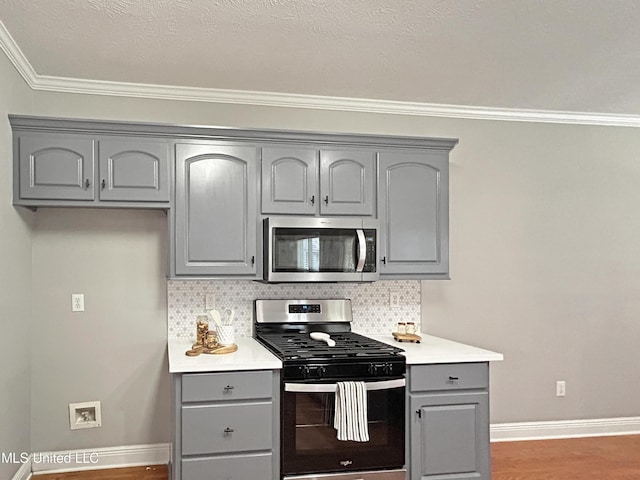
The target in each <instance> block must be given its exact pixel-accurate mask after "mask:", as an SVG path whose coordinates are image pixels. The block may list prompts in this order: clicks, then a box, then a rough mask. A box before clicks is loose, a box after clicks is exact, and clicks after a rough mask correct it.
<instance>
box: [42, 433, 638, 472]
mask: <svg viewBox="0 0 640 480" xmlns="http://www.w3.org/2000/svg"><path fill="white" fill-rule="evenodd" d="M491 463H492V470H493V474H492V480H574V479H575V480H640V435H624V436H616V437H589V438H571V439H563V440H536V441H523V442H496V443H492V444H491ZM32 479H33V480H167V479H168V472H167V467H166V465H153V466H150V467H132V468H112V469H105V470H93V471H83V472H68V473H50V474H46V475H34V476H33V477H32ZM256 480H260V479H256Z"/></svg>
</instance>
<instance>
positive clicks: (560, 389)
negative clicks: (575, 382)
mask: <svg viewBox="0 0 640 480" xmlns="http://www.w3.org/2000/svg"><path fill="white" fill-rule="evenodd" d="M566 394H567V382H565V381H564V380H558V381H557V382H556V397H564V396H565V395H566Z"/></svg>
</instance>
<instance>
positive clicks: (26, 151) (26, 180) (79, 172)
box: [14, 132, 95, 201]
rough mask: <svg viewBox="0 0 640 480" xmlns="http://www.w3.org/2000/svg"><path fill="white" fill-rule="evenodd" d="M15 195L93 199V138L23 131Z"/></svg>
mask: <svg viewBox="0 0 640 480" xmlns="http://www.w3.org/2000/svg"><path fill="white" fill-rule="evenodd" d="M14 142H15V148H16V149H17V151H18V154H17V157H18V168H19V175H18V177H19V181H18V188H19V190H18V195H16V199H17V200H20V199H26V200H90V201H91V200H93V199H94V185H93V182H94V178H93V168H94V156H95V141H94V140H93V139H92V138H91V137H88V136H82V135H60V134H48V133H41V132H37V133H22V134H21V135H19V136H17V138H16V139H15V140H14Z"/></svg>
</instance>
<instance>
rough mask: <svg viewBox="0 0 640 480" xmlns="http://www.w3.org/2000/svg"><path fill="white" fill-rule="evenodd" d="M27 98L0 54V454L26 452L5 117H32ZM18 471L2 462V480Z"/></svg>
mask: <svg viewBox="0 0 640 480" xmlns="http://www.w3.org/2000/svg"><path fill="white" fill-rule="evenodd" d="M30 104H31V92H30V91H29V90H28V88H27V87H26V85H25V84H24V82H23V81H22V78H21V77H20V76H19V75H18V74H17V72H16V71H15V69H14V68H13V66H12V65H11V64H10V63H9V61H8V60H7V58H6V57H5V56H4V55H3V54H2V53H0V329H1V331H0V452H2V453H5V454H7V453H15V454H16V455H18V456H19V455H20V454H21V453H22V452H29V451H30V450H29V448H30V439H29V422H30V405H31V402H30V371H31V359H30V357H29V348H30V347H29V345H30V340H31V338H30V330H29V320H30V318H31V218H32V214H31V212H29V211H26V210H22V211H18V210H15V209H14V208H13V207H12V206H11V196H12V191H13V189H12V186H11V172H12V163H11V151H12V147H11V129H10V127H9V122H8V120H7V114H8V113H10V112H12V111H14V110H20V111H24V112H29V111H30ZM18 467H19V465H14V464H10V463H2V462H0V478H11V477H12V476H13V474H14V472H15V471H16V470H17V469H18Z"/></svg>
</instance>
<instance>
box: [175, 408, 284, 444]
mask: <svg viewBox="0 0 640 480" xmlns="http://www.w3.org/2000/svg"><path fill="white" fill-rule="evenodd" d="M272 421H273V408H272V403H271V402H259V403H235V404H233V405H224V404H223V405H198V406H186V407H182V454H183V455H195V454H207V453H228V452H246V451H250V450H271V448H272V443H273V440H272Z"/></svg>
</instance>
